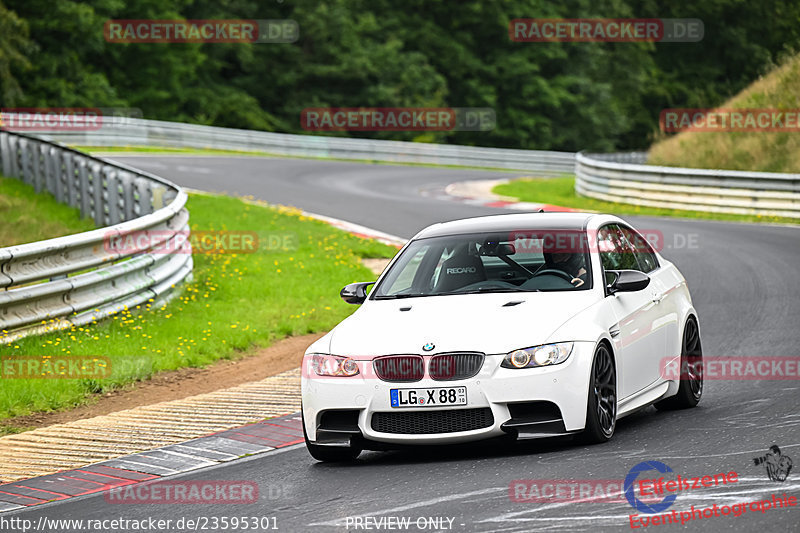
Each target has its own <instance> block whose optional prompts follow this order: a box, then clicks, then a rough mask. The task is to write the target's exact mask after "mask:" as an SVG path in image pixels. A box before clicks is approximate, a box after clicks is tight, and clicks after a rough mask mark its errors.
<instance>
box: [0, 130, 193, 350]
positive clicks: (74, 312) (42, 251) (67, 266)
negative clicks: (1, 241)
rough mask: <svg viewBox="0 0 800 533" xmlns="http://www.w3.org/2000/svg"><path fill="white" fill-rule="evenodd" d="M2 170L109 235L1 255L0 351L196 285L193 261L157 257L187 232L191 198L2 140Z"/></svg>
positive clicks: (70, 156)
mask: <svg viewBox="0 0 800 533" xmlns="http://www.w3.org/2000/svg"><path fill="white" fill-rule="evenodd" d="M0 168H2V172H3V174H4V175H5V176H6V177H13V178H17V179H20V180H22V181H24V182H25V183H28V184H30V185H32V186H34V187H35V188H36V190H37V191H39V192H41V191H44V190H46V191H49V192H50V193H51V194H53V195H54V196H55V197H56V199H57V200H58V201H59V202H61V203H65V204H68V205H70V206H72V207H76V208H79V209H80V211H81V215H82V216H85V217H91V218H92V219H93V220H94V222H95V224H96V225H98V226H105V227H100V228H99V229H96V230H92V231H88V232H85V233H80V234H77V235H69V236H65V237H58V238H55V239H49V240H46V241H40V242H33V243H28V244H21V245H18V246H11V247H8V248H0V331H2V333H0V344H4V343H8V342H11V341H12V340H14V339H16V338H19V337H21V336H25V335H27V334H30V333H40V332H43V331H49V330H54V329H64V328H69V327H72V326H74V325H83V324H87V323H90V322H93V321H95V320H98V319H100V318H102V317H105V316H108V315H110V314H113V313H116V312H118V311H120V310H123V309H125V308H133V307H135V306H137V305H140V304H144V303H145V302H154V303H152V305H154V306H155V305H160V304H161V303H162V302H164V301H166V300H167V299H168V298H169V297H170V295H171V293H172V291H173V289H174V288H175V287H176V286H177V285H178V284H179V283H180V282H181V281H183V280H185V279H188V278H189V277H190V276H191V272H192V256H191V253H162V252H161V251H160V249H161V248H163V245H164V243H165V242H166V241H167V240H168V239H171V238H176V236H178V235H180V237H182V238H183V239H185V238H186V237H187V236H188V232H189V226H188V222H189V213H188V211H187V210H186V209H185V204H186V199H187V196H186V193H185V192H184V191H182V190H181V189H180V188H179V187H177V186H176V185H173V184H172V183H170V182H169V181H167V180H164V179H162V178H160V177H158V176H154V175H152V174H149V173H147V172H142V171H139V170H136V169H134V168H131V167H128V166H125V165H122V164H119V163H115V162H110V161H107V160H104V159H102V158H97V157H91V156H89V155H86V154H83V153H81V152H78V151H76V150H73V149H71V148H68V147H66V146H63V145H60V144H58V143H55V142H49V141H45V140H41V139H37V138H34V137H30V136H27V135H21V134H18V133H11V132H7V131H4V130H0ZM145 231H147V232H148V234H147V235H148V237H150V238H151V240H150V241H149V242H148V244H147V245H146V246H145V247H144V248H143V249H134V248H133V247H129V248H127V249H125V248H124V247H123V248H120V249H117V250H115V249H114V247H113V246H109V243H110V242H112V239H113V238H115V237H116V238H119V237H122V236H125V235H131V234H134V233H135V232H145ZM187 245H188V243H187ZM184 251H185V249H184Z"/></svg>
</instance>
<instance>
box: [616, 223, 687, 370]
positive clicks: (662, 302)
mask: <svg viewBox="0 0 800 533" xmlns="http://www.w3.org/2000/svg"><path fill="white" fill-rule="evenodd" d="M620 227H621V228H622V232H623V234H624V236H625V237H626V239H627V240H628V242H630V244H631V245H632V246H633V248H634V249H635V250H636V259H637V262H638V263H639V269H640V270H641V271H642V272H644V273H645V274H647V275H648V276H650V283H651V284H652V286H653V298H654V303H656V304H657V305H656V307H655V309H656V311H657V312H658V317H657V319H656V322H655V323H654V324H653V328H654V329H657V330H658V333H659V334H660V335H661V336H662V337H663V338H664V355H663V357H675V356H678V355H680V352H681V339H680V325H679V313H678V311H679V302H678V300H679V297H678V292H677V291H678V289H680V287H681V285H682V283H683V278H682V276H681V275H680V274H679V273H678V271H677V269H676V268H675V267H674V266H673V265H671V264H669V263H667V264H663V265H662V264H660V262H659V260H658V257H657V256H656V254H655V252H654V251H653V248H652V246H650V244H649V243H648V241H647V240H646V239H645V238H644V237H643V236H642V235H641V234H640V233H638V232H637V231H636V230H633V229H631V228H629V227H627V226H624V225H622V224H620ZM664 363H665V361H664V360H663V359H659V360H658V361H657V364H658V365H659V368H661V365H663V364H664Z"/></svg>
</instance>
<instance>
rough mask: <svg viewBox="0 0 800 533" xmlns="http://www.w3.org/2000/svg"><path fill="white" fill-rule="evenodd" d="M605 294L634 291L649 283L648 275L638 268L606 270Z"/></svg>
mask: <svg viewBox="0 0 800 533" xmlns="http://www.w3.org/2000/svg"><path fill="white" fill-rule="evenodd" d="M606 275H607V276H609V277H611V278H613V279H611V280H610V281H609V280H608V278H607V279H606V283H607V285H606V294H614V293H615V292H636V291H640V290H642V289H644V288H645V287H647V286H648V285H650V276H648V275H647V274H645V273H644V272H639V271H638V270H606Z"/></svg>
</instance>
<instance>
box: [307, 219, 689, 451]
mask: <svg viewBox="0 0 800 533" xmlns="http://www.w3.org/2000/svg"><path fill="white" fill-rule="evenodd" d="M651 234H652V233H650V232H644V235H648V238H645V237H644V236H643V234H642V233H639V232H637V231H636V230H634V229H633V228H632V227H631V226H630V225H628V224H627V223H625V222H624V221H623V220H621V219H619V218H617V217H614V216H610V215H597V214H586V213H526V214H511V215H497V216H487V217H478V218H471V219H466V220H458V221H454V222H447V223H442V224H435V225H433V226H430V227H428V228H426V229H424V230H422V231H421V232H419V233H418V234H417V235H416V236H415V237H414V238H413V239H411V240H410V241H409V242H408V243H407V244H406V245H405V246H404V247H403V249H402V250H401V251H400V252H399V253H398V254H397V255H396V256H395V257H394V259H393V260H392V261H391V263H390V264H389V266H388V267H387V268H386V269H385V270H384V272H383V273H382V274H381V276H380V277H379V279H378V280H377V282H374V284H375V287H374V288H373V289H372V290H368V288H369V287H370V286H371V285H373V283H372V282H369V283H353V284H350V285H348V286H346V287H345V288H344V289H342V291H341V297H342V298H343V299H344V300H345V301H346V302H348V303H351V304H362V305H361V307H360V308H359V309H358V310H357V311H356V312H355V313H353V315H351V316H350V317H349V318H347V319H345V320H344V321H342V322H341V323H340V324H339V325H337V326H336V327H335V328H334V329H333V330H332V331H331V332H329V333H328V334H327V335H325V336H324V337H322V338H321V339H319V340H318V341H317V342H315V343H314V344H313V345H312V346H310V347H309V349H308V350H307V352H306V354H305V357H304V359H303V372H302V374H303V376H302V402H303V426H304V430H305V436H306V445H307V447H308V450H309V452H310V453H311V455H312V456H313V457H314V458H315V459H317V460H321V461H345V460H351V459H354V458H355V457H357V456H358V454H359V453H360V452H361V451H362V450H363V449H373V450H380V449H387V448H391V447H393V446H397V445H407V444H446V443H454V442H467V441H474V440H479V439H487V438H493V437H500V436H503V435H507V436H508V435H510V436H513V437H516V438H520V439H523V438H541V437H553V436H558V435H569V434H579V436H580V437H582V438H583V439H584V440H585V441H588V442H604V441H606V440H608V439H610V438H611V437H612V435H613V434H614V428H615V425H616V421H617V420H618V419H619V418H621V417H623V416H625V415H627V414H630V413H632V412H634V411H635V410H637V409H640V408H643V407H646V406H648V405H650V404H653V403H655V405H656V407H657V408H659V409H674V408H684V407H693V406H695V405H697V402H698V401H699V400H700V396H701V394H702V389H703V375H702V349H701V345H700V329H699V323H698V318H697V313H696V311H695V309H694V307H693V306H692V300H691V297H690V295H689V290H688V288H687V286H686V281H685V280H684V278H683V276H682V275H681V273H680V272H679V271H678V269H677V268H676V267H675V266H674V265H673V264H672V263H670V262H669V261H667V260H666V259H664V258H663V257H662V256H661V255H660V254H659V253H658V252H657V251H656V250H655V249H654V246H653V244H654V241H655V239H653V238H649V237H650V235H651ZM655 235H657V232H655ZM656 247H657V246H656Z"/></svg>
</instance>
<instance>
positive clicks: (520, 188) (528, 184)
mask: <svg viewBox="0 0 800 533" xmlns="http://www.w3.org/2000/svg"><path fill="white" fill-rule="evenodd" d="M492 192H494V193H495V194H500V195H503V196H510V197H513V198H517V199H518V200H520V201H523V202H533V203H542V204H551V205H558V206H561V207H572V208H575V209H582V210H586V211H598V212H602V213H611V214H615V215H641V216H659V217H678V218H702V219H710V220H729V221H739V222H770V223H780V224H798V223H799V222H798V221H797V220H796V219H791V218H783V217H766V216H758V215H729V214H725V213H707V212H705V211H684V210H682V209H664V208H658V207H642V206H636V205H629V204H620V203H615V202H606V201H603V200H595V199H594V198H588V197H586V196H579V195H578V194H577V193H576V192H575V177H574V176H567V177H563V178H522V179H519V180H514V181H511V182H509V183H503V184H500V185H497V186H496V187H494V188H493V189H492Z"/></svg>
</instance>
